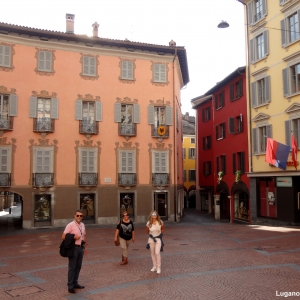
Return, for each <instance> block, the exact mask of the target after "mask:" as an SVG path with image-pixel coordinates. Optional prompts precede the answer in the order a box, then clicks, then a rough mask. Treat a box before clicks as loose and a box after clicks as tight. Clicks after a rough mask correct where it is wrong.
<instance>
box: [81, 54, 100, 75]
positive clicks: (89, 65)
mask: <svg viewBox="0 0 300 300" xmlns="http://www.w3.org/2000/svg"><path fill="white" fill-rule="evenodd" d="M82 75H85V76H96V75H97V73H96V57H92V56H83V64H82Z"/></svg>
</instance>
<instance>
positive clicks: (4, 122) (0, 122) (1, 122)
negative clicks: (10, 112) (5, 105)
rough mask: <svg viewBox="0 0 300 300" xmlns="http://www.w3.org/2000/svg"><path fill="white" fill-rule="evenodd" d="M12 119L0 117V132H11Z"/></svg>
mask: <svg viewBox="0 0 300 300" xmlns="http://www.w3.org/2000/svg"><path fill="white" fill-rule="evenodd" d="M13 121H14V118H13V117H10V116H2V115H0V130H13V123H14V122H13Z"/></svg>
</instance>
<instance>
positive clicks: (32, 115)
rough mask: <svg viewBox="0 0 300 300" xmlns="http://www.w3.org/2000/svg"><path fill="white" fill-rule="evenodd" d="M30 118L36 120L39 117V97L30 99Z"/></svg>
mask: <svg viewBox="0 0 300 300" xmlns="http://www.w3.org/2000/svg"><path fill="white" fill-rule="evenodd" d="M29 107H30V108H29V117H30V118H36V117H37V97H30V104H29Z"/></svg>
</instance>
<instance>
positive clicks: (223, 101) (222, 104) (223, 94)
mask: <svg viewBox="0 0 300 300" xmlns="http://www.w3.org/2000/svg"><path fill="white" fill-rule="evenodd" d="M224 106H225V92H224V91H222V93H221V107H224Z"/></svg>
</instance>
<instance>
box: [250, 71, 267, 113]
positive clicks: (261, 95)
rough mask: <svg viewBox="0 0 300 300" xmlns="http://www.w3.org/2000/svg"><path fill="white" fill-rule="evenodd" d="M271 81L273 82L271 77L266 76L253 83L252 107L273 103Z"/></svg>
mask: <svg viewBox="0 0 300 300" xmlns="http://www.w3.org/2000/svg"><path fill="white" fill-rule="evenodd" d="M270 80H271V79H270V76H266V77H263V78H260V79H258V80H256V81H254V82H252V83H251V101H252V107H254V108H255V107H259V106H263V105H267V104H269V103H270V101H271V89H270ZM260 87H262V88H260Z"/></svg>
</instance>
